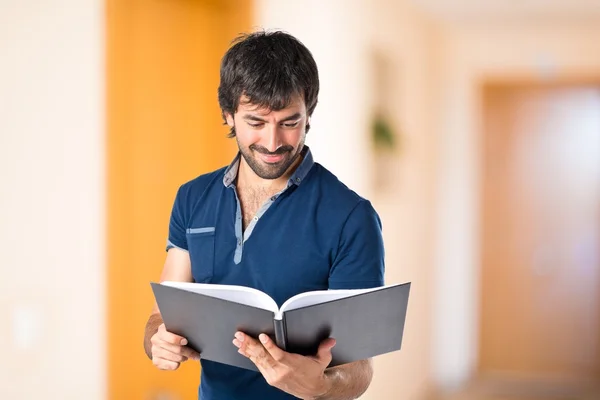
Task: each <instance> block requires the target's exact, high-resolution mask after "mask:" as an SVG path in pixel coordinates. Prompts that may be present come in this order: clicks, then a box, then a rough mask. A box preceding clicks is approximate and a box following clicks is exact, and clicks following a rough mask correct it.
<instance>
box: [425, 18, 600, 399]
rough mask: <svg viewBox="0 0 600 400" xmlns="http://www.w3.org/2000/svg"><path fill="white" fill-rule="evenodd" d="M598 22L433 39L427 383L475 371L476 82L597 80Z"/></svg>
mask: <svg viewBox="0 0 600 400" xmlns="http://www.w3.org/2000/svg"><path fill="white" fill-rule="evenodd" d="M599 27H600V21H598V22H597V23H596V24H591V23H589V24H588V23H586V24H578V25H558V24H556V23H548V22H544V21H541V20H539V21H537V22H536V23H528V24H527V25H523V24H515V25H506V24H502V25H492V24H488V25H487V26H484V25H483V24H478V25H477V26H469V25H465V24H463V25H461V26H452V27H449V28H447V29H446V31H445V32H444V33H443V35H441V36H440V40H441V41H440V43H441V44H442V52H441V53H442V55H441V62H440V65H442V66H443V68H441V69H440V70H439V73H440V83H441V85H440V87H439V96H440V97H439V99H440V105H441V107H440V110H441V112H440V113H439V114H438V115H437V118H435V119H436V120H437V121H438V131H439V132H440V133H441V135H440V141H439V156H440V158H439V168H438V171H437V174H438V176H439V187H438V194H439V196H438V199H437V205H438V207H437V212H436V221H437V223H436V224H437V227H436V232H437V238H436V241H435V243H436V251H435V254H436V270H435V275H434V276H435V290H434V293H435V300H434V325H433V353H432V355H433V365H434V379H435V381H436V382H437V383H438V384H439V385H441V386H442V387H445V388H449V389H452V388H455V387H457V386H460V385H461V384H462V383H464V382H465V381H466V380H468V379H469V378H470V377H471V376H472V374H473V373H474V372H475V369H476V362H477V357H478V354H477V349H478V337H477V336H478V329H479V319H478V318H479V300H480V298H479V296H480V294H479V252H478V250H479V219H478V216H479V193H480V187H479V184H480V182H479V171H480V168H481V163H480V159H479V157H480V154H479V148H480V140H481V138H480V132H479V130H478V129H479V127H478V121H479V119H480V99H479V89H480V84H481V83H482V82H483V81H484V80H486V79H489V78H499V79H502V78H503V79H511V78H513V79H515V78H516V79H522V78H526V79H532V78H533V79H542V78H543V79H547V78H548V77H555V78H556V79H559V78H561V77H563V78H577V77H581V76H584V77H585V76H588V77H590V76H595V77H596V79H599V78H600V51H598V43H600V28H599Z"/></svg>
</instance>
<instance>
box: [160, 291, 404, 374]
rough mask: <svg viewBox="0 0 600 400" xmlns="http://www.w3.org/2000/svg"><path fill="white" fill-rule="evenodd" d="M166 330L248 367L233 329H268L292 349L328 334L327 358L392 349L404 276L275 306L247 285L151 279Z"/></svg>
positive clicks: (399, 328)
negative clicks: (332, 341) (393, 281)
mask: <svg viewBox="0 0 600 400" xmlns="http://www.w3.org/2000/svg"><path fill="white" fill-rule="evenodd" d="M151 285H152V290H153V291H154V296H155V298H156V302H157V304H158V307H159V309H160V312H161V315H162V318H163V321H164V323H165V326H166V328H167V330H168V331H170V332H173V333H176V334H178V335H181V336H184V337H186V338H187V339H188V342H189V346H191V347H192V348H194V349H195V350H197V351H198V352H200V354H201V357H202V358H203V359H207V360H211V361H216V362H221V363H225V364H229V365H234V366H237V367H242V368H246V369H252V370H256V367H255V366H254V364H253V363H252V362H251V361H250V360H248V359H247V358H246V357H244V356H242V355H240V354H239V353H238V352H237V348H236V347H235V346H234V345H233V344H232V343H231V341H232V340H233V335H234V334H235V332H236V331H242V332H245V333H246V334H248V335H250V336H253V337H255V338H256V337H258V335H259V334H260V333H266V334H267V335H269V336H270V337H271V338H272V339H273V340H274V341H275V342H276V343H277V345H278V346H279V347H280V348H282V349H283V350H286V351H288V352H292V353H298V354H302V355H313V354H315V353H316V351H317V349H318V347H319V344H320V343H321V341H323V340H325V339H326V338H328V337H333V338H335V339H336V346H335V347H334V348H333V350H332V356H333V360H332V362H331V364H330V366H335V365H341V364H345V363H349V362H352V361H357V360H362V359H366V358H370V357H374V356H376V355H380V354H384V353H389V352H392V351H396V350H400V347H401V344H402V334H403V331H404V322H405V319H406V311H407V305H408V296H409V291H410V283H405V284H398V285H388V286H383V287H378V288H373V289H355V290H323V291H313V292H307V293H301V294H299V295H296V296H294V297H292V298H290V299H289V300H287V301H286V302H285V303H284V304H283V305H282V306H281V308H279V307H278V306H277V303H275V301H274V300H273V299H272V298H271V297H269V296H268V295H267V294H265V293H263V292H261V291H259V290H256V289H252V288H248V287H243V286H232V285H216V284H202V283H188V282H162V283H151Z"/></svg>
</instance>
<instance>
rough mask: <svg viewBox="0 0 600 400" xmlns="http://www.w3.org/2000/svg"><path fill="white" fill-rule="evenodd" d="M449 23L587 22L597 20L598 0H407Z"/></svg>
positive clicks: (599, 6) (599, 1)
mask: <svg viewBox="0 0 600 400" xmlns="http://www.w3.org/2000/svg"><path fill="white" fill-rule="evenodd" d="M410 1H411V2H412V3H413V4H415V5H417V6H418V8H420V9H421V10H423V11H424V12H426V13H427V14H429V15H431V16H433V17H434V18H436V19H441V20H444V21H446V22H450V23H462V22H480V23H490V22H494V21H498V22H508V21H515V22H527V21H551V22H586V21H597V22H598V23H600V0H410Z"/></svg>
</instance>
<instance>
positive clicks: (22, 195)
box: [0, 0, 106, 400]
mask: <svg viewBox="0 0 600 400" xmlns="http://www.w3.org/2000/svg"><path fill="white" fill-rule="evenodd" d="M103 30H104V2H102V1H100V0H86V1H82V0H55V1H41V0H39V1H36V0H0V253H1V254H2V262H1V263H0V274H1V277H2V278H1V279H0V320H1V321H2V323H0V343H3V344H4V350H3V357H2V358H3V361H2V362H0V398H2V399H11V400H19V399H34V398H47V399H61V400H63V399H65V400H66V399H73V400H75V399H77V400H79V399H91V400H93V399H104V398H105V397H106V387H105V386H106V385H105V350H106V346H105V339H106V334H105V324H104V319H105V318H104V303H105V294H104V293H105V292H104V279H105V278H104V273H105V264H104V260H105V256H104V232H105V230H104V219H105V218H104V215H105V211H104V208H105V201H104V197H105V190H104V163H105V161H104V93H103V91H104V60H103V42H104V32H103Z"/></svg>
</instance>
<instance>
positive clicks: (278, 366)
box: [233, 332, 335, 399]
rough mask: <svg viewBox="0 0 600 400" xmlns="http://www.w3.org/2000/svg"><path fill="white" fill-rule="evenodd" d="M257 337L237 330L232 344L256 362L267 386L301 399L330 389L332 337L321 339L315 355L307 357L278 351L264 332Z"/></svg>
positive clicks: (319, 394)
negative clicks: (326, 370) (326, 371)
mask: <svg viewBox="0 0 600 400" xmlns="http://www.w3.org/2000/svg"><path fill="white" fill-rule="evenodd" d="M259 339H260V341H258V340H256V339H254V338H252V337H250V336H248V335H246V334H244V333H242V332H236V334H235V339H233V344H234V345H235V346H236V347H237V348H238V349H239V350H238V353H240V354H241V355H243V356H245V357H248V358H249V359H250V360H251V361H252V362H253V363H254V364H255V365H256V367H257V368H258V370H259V371H260V372H261V373H262V374H263V376H264V377H265V379H266V380H267V383H268V384H269V385H271V386H274V387H276V388H279V389H281V390H283V391H284V392H287V393H289V394H292V395H294V396H296V397H299V398H301V399H317V398H319V397H321V396H323V395H325V394H326V393H327V392H328V391H329V390H330V382H329V381H328V379H327V377H326V376H325V369H326V368H327V366H328V365H329V363H330V362H331V349H332V348H333V346H335V340H334V339H331V338H330V339H326V340H324V341H323V342H321V345H320V346H319V350H318V352H317V354H316V355H315V356H308V357H305V356H301V355H298V354H292V353H287V352H285V351H283V350H281V349H280V348H279V347H277V345H276V344H275V343H273V341H272V340H271V339H270V338H269V336H267V335H265V334H264V333H262V334H260V336H259Z"/></svg>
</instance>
